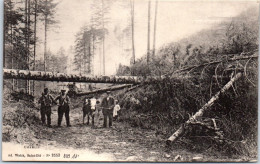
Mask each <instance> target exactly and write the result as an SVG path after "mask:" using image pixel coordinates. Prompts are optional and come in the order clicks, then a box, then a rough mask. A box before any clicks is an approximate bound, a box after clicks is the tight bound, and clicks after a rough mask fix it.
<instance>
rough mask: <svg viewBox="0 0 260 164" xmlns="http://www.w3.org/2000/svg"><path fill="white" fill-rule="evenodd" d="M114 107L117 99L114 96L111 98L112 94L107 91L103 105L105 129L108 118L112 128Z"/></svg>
mask: <svg viewBox="0 0 260 164" xmlns="http://www.w3.org/2000/svg"><path fill="white" fill-rule="evenodd" d="M114 106H115V99H114V97H113V96H111V92H110V91H107V92H106V95H105V97H104V98H103V101H102V103H101V107H102V113H103V115H104V125H103V127H107V118H108V120H109V127H111V126H112V121H113V109H114Z"/></svg>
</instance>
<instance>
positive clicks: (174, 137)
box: [166, 73, 242, 145]
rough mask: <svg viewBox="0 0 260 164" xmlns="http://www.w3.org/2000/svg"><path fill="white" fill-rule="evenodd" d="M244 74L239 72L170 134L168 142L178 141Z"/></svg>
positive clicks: (168, 143)
mask: <svg viewBox="0 0 260 164" xmlns="http://www.w3.org/2000/svg"><path fill="white" fill-rule="evenodd" d="M241 76H242V73H237V74H236V75H235V76H234V77H233V78H232V79H231V80H230V81H229V82H228V83H227V84H226V85H225V86H224V87H223V88H222V89H221V90H220V91H219V92H217V93H216V94H215V95H214V96H213V97H212V98H211V99H210V100H209V101H208V102H207V103H206V104H205V105H204V106H203V107H202V108H201V109H200V110H199V111H198V112H196V113H195V114H194V115H193V116H192V117H190V118H189V120H188V121H186V122H185V123H184V124H183V125H182V126H181V127H180V128H179V129H178V130H177V131H176V132H175V133H174V134H173V135H172V136H170V137H169V138H168V139H167V141H166V144H167V145H170V144H171V143H173V142H174V141H176V140H177V139H178V138H179V137H180V136H181V135H182V134H183V133H184V131H185V129H187V127H188V126H189V125H190V124H192V123H194V122H196V120H197V119H198V118H200V117H201V116H202V115H203V114H204V113H205V112H206V111H207V110H209V109H210V107H211V106H212V105H213V104H214V103H215V102H216V100H218V99H219V97H220V94H222V93H225V92H226V91H227V90H228V89H229V88H230V87H231V86H232V85H233V83H234V82H235V81H237V80H238V79H239V78H240V77H241Z"/></svg>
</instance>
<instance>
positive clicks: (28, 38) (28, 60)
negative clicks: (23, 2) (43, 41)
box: [26, 0, 31, 94]
mask: <svg viewBox="0 0 260 164" xmlns="http://www.w3.org/2000/svg"><path fill="white" fill-rule="evenodd" d="M27 15H28V20H27V21H28V27H27V28H28V30H27V42H28V43H27V49H28V54H27V56H28V57H27V65H28V70H30V38H31V37H30V34H29V33H30V28H31V17H30V15H31V0H28V14H27ZM26 83H27V93H28V94H31V93H30V92H31V83H30V80H27V82H26Z"/></svg>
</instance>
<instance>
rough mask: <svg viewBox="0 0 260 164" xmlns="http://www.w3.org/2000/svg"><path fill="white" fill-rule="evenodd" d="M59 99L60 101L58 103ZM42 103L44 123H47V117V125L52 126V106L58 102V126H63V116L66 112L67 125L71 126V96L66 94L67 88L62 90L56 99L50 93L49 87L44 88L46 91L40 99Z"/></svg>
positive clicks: (41, 110)
mask: <svg viewBox="0 0 260 164" xmlns="http://www.w3.org/2000/svg"><path fill="white" fill-rule="evenodd" d="M57 101H58V103H57ZM38 102H39V103H40V104H41V108H40V112H41V120H42V124H43V125H45V124H46V117H47V126H48V127H51V113H52V111H51V107H52V105H53V104H58V127H60V126H61V121H62V117H63V115H64V114H65V117H66V123H67V127H70V126H71V125H70V117H69V113H70V107H69V104H70V98H69V96H68V95H67V94H66V90H61V93H60V95H59V96H58V97H56V98H55V99H54V98H53V96H52V95H51V94H49V90H48V88H44V92H43V93H42V96H41V97H40V99H39V101H38Z"/></svg>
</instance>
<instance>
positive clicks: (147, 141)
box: [34, 107, 235, 162]
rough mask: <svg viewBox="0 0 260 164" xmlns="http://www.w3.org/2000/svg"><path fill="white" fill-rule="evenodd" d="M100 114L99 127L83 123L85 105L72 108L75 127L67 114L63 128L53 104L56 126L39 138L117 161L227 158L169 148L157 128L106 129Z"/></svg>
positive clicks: (43, 142) (115, 126)
mask: <svg viewBox="0 0 260 164" xmlns="http://www.w3.org/2000/svg"><path fill="white" fill-rule="evenodd" d="M99 114H100V115H99V116H98V113H96V117H95V126H94V127H93V126H92V125H91V123H90V125H86V123H85V124H84V125H83V123H82V110H81V107H78V108H74V109H71V111H70V121H71V125H72V126H71V127H67V126H66V121H65V117H64V118H63V121H62V127H60V128H59V127H57V118H58V115H57V107H53V114H52V125H53V127H52V128H48V127H45V126H44V127H42V129H37V130H34V131H35V133H36V136H38V137H39V138H37V139H39V140H41V145H46V144H48V143H50V142H54V144H53V145H54V146H55V147H59V148H70V149H74V150H88V151H91V152H92V153H94V154H95V155H98V154H100V155H101V154H107V155H109V157H110V159H112V160H113V161H150V162H156V161H161V162H171V161H172V162H173V161H176V162H177V161H179V162H180V161H193V160H194V159H193V158H194V157H200V161H209V160H210V159H211V160H213V161H222V160H225V159H218V158H215V159H214V157H213V159H212V157H208V156H204V155H203V154H196V153H194V152H188V151H187V150H185V149H183V150H182V149H180V148H178V149H177V150H169V149H167V148H166V147H165V139H166V138H165V137H166V136H161V135H157V134H156V133H155V131H153V130H149V129H141V128H137V127H131V126H130V125H129V124H127V123H123V122H117V121H114V122H113V127H112V128H103V127H102V126H103V115H102V113H101V112H100V113H99ZM39 116H40V115H39ZM85 122H86V119H85ZM90 122H91V121H90ZM37 133H40V134H37ZM203 157H205V158H203ZM97 160H98V159H97ZM232 161H235V160H232Z"/></svg>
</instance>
